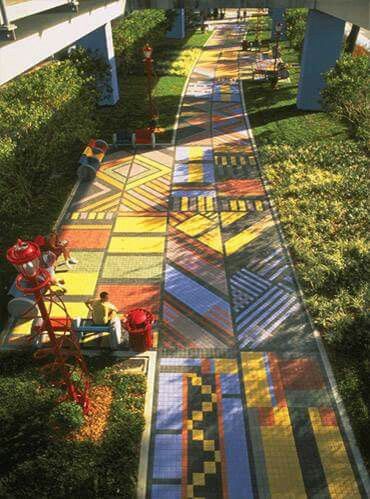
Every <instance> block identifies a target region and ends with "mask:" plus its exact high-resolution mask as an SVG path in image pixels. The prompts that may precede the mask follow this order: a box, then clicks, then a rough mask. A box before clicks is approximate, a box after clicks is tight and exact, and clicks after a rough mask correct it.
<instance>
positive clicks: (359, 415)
mask: <svg viewBox="0 0 370 499" xmlns="http://www.w3.org/2000/svg"><path fill="white" fill-rule="evenodd" d="M282 58H283V60H284V61H285V62H287V63H289V64H290V65H291V68H290V70H289V71H290V79H291V82H290V83H286V82H279V85H278V88H277V89H276V90H272V89H271V87H270V84H269V83H261V82H257V81H256V82H253V81H245V82H244V96H245V102H246V106H247V111H248V115H249V118H250V121H251V125H252V128H253V133H254V136H255V139H256V142H257V146H258V150H259V155H260V158H261V160H262V166H263V169H264V173H265V175H266V177H267V178H268V180H269V182H270V185H271V187H272V196H273V197H274V200H275V203H276V205H277V207H278V210H279V214H280V218H281V221H282V226H283V231H284V234H285V237H286V239H287V242H288V245H289V247H290V251H291V254H292V257H293V260H294V263H295V268H296V270H297V272H298V277H299V279H300V282H301V285H302V287H303V290H304V294H305V298H306V302H307V304H308V307H309V309H310V312H311V315H312V316H313V318H314V321H315V324H316V326H317V327H318V329H319V330H320V331H321V333H322V335H323V338H324V341H325V344H326V348H327V350H328V353H329V356H330V358H331V362H332V366H333V368H334V371H335V376H336V380H337V384H338V387H339V390H340V393H341V396H342V399H343V401H344V403H345V405H346V409H347V412H348V414H349V417H350V419H351V424H352V427H353V429H354V431H355V434H356V438H357V442H358V444H359V446H360V448H361V451H362V454H363V456H364V458H365V461H366V462H367V464H368V463H369V461H370V437H369V431H368V429H369V424H370V416H369V391H368V380H369V379H370V362H369V359H370V340H369V334H368V330H369V316H368V314H367V312H366V309H367V307H366V303H367V299H366V296H367V293H368V280H369V268H370V265H369V261H368V243H367V230H366V229H367V168H368V158H367V156H366V154H365V152H364V151H363V149H362V148H361V146H360V145H359V143H357V142H356V141H354V140H353V139H351V138H350V134H349V131H348V130H347V128H346V127H345V125H343V124H342V123H340V122H338V121H336V120H334V119H333V118H332V117H330V116H329V115H327V114H326V113H324V112H303V111H299V110H298V109H297V108H296V97H297V87H298V80H299V73H300V68H299V57H298V53H297V52H296V51H294V50H293V49H290V48H289V47H288V42H283V43H282Z"/></svg>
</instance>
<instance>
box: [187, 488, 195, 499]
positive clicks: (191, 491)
mask: <svg viewBox="0 0 370 499" xmlns="http://www.w3.org/2000/svg"><path fill="white" fill-rule="evenodd" d="M186 497H187V498H191V499H193V497H194V485H187V486H186Z"/></svg>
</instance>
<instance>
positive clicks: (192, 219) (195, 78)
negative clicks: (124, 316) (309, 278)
mask: <svg viewBox="0 0 370 499" xmlns="http://www.w3.org/2000/svg"><path fill="white" fill-rule="evenodd" d="M242 36H243V28H242V27H240V26H238V25H236V24H225V25H218V27H217V28H216V30H215V33H214V34H213V36H212V38H211V39H210V41H209V43H208V44H207V46H206V47H205V49H204V50H203V52H202V55H201V57H200V58H199V60H198V63H197V64H196V66H195V67H194V69H193V72H192V74H191V76H190V79H189V84H188V87H187V89H186V91H185V95H184V98H183V101H182V105H181V112H180V116H179V123H178V130H177V135H176V143H175V146H173V147H172V146H171V147H162V148H161V147H158V148H157V149H156V150H154V151H152V150H150V151H148V150H145V149H142V150H140V153H138V154H135V155H132V154H131V153H128V152H123V151H120V152H117V153H115V154H112V155H110V156H109V157H108V158H107V160H106V161H105V163H104V164H103V165H102V167H101V169H100V170H99V172H98V174H97V177H96V179H95V181H94V182H92V183H82V184H80V185H79V187H78V189H77V191H76V192H75V194H74V197H73V198H72V200H71V201H70V203H69V205H68V206H67V209H66V211H65V214H64V216H63V219H62V221H61V226H60V228H61V232H62V237H63V238H66V239H68V240H69V242H70V247H71V249H72V251H73V253H74V255H75V256H76V258H77V259H78V260H79V263H78V265H76V266H75V267H74V268H73V270H70V271H67V269H66V268H65V267H64V266H63V265H61V266H60V267H58V277H61V278H64V279H65V281H66V285H65V286H66V288H67V290H68V292H67V294H66V297H65V299H66V302H67V307H68V310H69V313H70V315H71V316H73V317H76V316H85V315H86V312H87V310H86V307H85V305H84V303H83V302H84V301H85V300H86V299H87V298H89V297H91V296H97V294H98V293H99V292H101V291H103V290H105V291H108V292H109V293H110V299H111V301H112V302H113V303H115V304H116V305H117V307H118V309H119V310H120V311H121V312H126V311H128V310H130V309H131V308H134V307H144V308H146V309H149V310H151V311H152V312H153V313H155V314H158V317H159V321H158V356H157V374H156V387H155V400H154V406H153V417H152V435H151V444H150V453H149V470H148V477H147V491H148V492H147V496H148V499H180V498H181V499H183V498H198V499H201V498H207V499H218V498H220V499H221V498H224V499H244V498H245V499H247V498H248V499H249V498H252V497H256V498H257V497H260V498H270V497H271V498H294V499H295V498H304V497H314V498H329V497H332V498H348V499H349V498H350V499H353V498H357V497H361V495H362V496H365V493H364V491H363V489H362V488H361V486H360V485H359V484H360V481H359V474H358V470H357V468H356V465H355V462H354V459H353V456H352V453H351V451H350V447H349V443H348V440H347V437H346V435H345V433H344V431H343V422H342V420H341V419H340V417H339V415H338V410H337V406H336V404H335V402H334V397H333V394H332V392H331V389H330V385H329V383H328V379H327V376H326V371H325V369H324V367H323V364H322V360H321V357H320V355H319V352H318V347H317V343H316V340H315V338H314V335H313V332H312V328H311V326H310V323H309V320H308V317H307V315H306V312H305V310H304V307H303V305H302V302H301V299H300V296H299V293H298V290H297V285H296V282H295V278H294V274H293V271H292V268H291V266H290V263H289V260H288V257H287V254H286V250H285V248H284V246H283V244H282V241H281V238H280V236H279V231H278V225H277V224H278V222H277V220H276V217H275V215H274V213H273V212H272V211H271V207H270V204H269V200H268V196H267V194H266V191H265V188H264V184H263V181H262V178H261V175H260V171H259V168H258V164H257V160H256V156H255V152H254V148H253V143H252V138H251V134H250V131H249V130H248V127H247V126H246V122H245V120H244V112H243V103H242V98H241V94H240V89H239V82H238V78H239V77H240V76H243V77H244V76H247V77H248V75H250V74H251V68H252V64H253V63H254V62H255V60H256V58H258V57H259V55H258V54H257V53H255V52H253V53H247V54H245V53H243V54H242V55H240V51H239V46H240V39H241V38H242ZM56 315H57V312H56ZM29 331H30V322H29V321H17V322H16V323H14V324H11V328H10V329H8V330H7V331H5V332H4V333H3V334H2V337H1V339H2V342H3V343H4V344H6V345H7V346H17V345H20V346H21V345H24V343H25V342H26V341H27V340H28V337H29ZM84 346H85V347H94V348H99V347H100V348H104V347H106V346H108V341H107V338H106V336H104V335H94V336H92V337H88V338H86V340H85V344H84ZM123 444H124V443H123Z"/></svg>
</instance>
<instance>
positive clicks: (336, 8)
mask: <svg viewBox="0 0 370 499" xmlns="http://www.w3.org/2000/svg"><path fill="white" fill-rule="evenodd" d="M128 5H129V6H130V9H150V8H152V9H176V8H179V7H180V6H185V7H187V8H190V9H192V10H199V9H207V8H209V9H213V8H215V7H218V8H220V7H225V8H239V7H240V8H245V9H247V8H274V7H284V8H285V9H292V8H298V7H305V8H307V9H317V10H320V11H322V12H325V13H326V14H329V15H331V16H334V17H338V18H340V19H343V20H344V21H348V22H351V23H353V24H358V25H359V26H361V27H362V28H366V29H370V0H130V1H129V2H128Z"/></svg>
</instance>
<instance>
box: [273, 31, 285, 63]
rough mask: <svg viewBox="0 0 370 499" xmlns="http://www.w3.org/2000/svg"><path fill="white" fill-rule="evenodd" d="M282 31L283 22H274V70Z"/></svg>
mask: <svg viewBox="0 0 370 499" xmlns="http://www.w3.org/2000/svg"><path fill="white" fill-rule="evenodd" d="M282 31H283V24H282V23H276V24H275V37H276V42H275V47H274V50H275V54H274V55H275V61H274V71H276V64H277V60H278V57H279V44H280V36H281V33H282Z"/></svg>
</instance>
